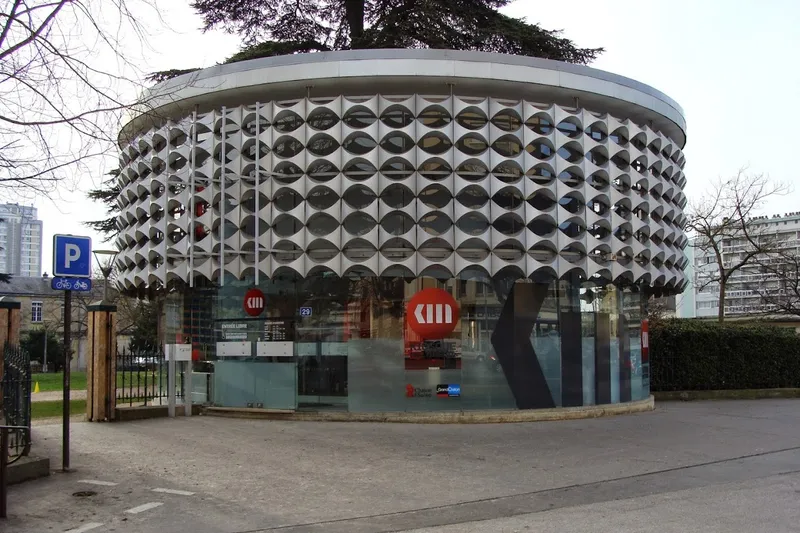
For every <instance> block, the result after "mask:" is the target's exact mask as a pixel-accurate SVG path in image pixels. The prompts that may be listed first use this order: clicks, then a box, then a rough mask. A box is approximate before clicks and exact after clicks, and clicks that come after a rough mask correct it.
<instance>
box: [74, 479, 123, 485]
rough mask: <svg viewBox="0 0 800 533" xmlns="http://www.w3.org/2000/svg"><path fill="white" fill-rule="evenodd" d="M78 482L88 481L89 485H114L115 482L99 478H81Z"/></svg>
mask: <svg viewBox="0 0 800 533" xmlns="http://www.w3.org/2000/svg"><path fill="white" fill-rule="evenodd" d="M78 483H88V484H89V485H100V486H103V487H116V486H117V483H113V482H111V481H100V480H99V479H81V480H79V481H78Z"/></svg>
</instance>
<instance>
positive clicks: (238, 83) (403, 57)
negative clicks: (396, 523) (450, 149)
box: [120, 49, 686, 145]
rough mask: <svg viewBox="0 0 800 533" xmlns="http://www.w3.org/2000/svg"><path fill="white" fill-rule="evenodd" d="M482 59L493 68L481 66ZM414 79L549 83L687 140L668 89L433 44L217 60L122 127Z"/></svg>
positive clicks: (166, 88) (156, 91) (167, 88)
mask: <svg viewBox="0 0 800 533" xmlns="http://www.w3.org/2000/svg"><path fill="white" fill-rule="evenodd" d="M475 63H481V64H484V65H486V66H487V67H488V68H486V69H477V68H475V67H476V65H475ZM312 66H313V68H312ZM353 67H355V68H353ZM266 69H269V70H272V71H274V72H273V75H270V76H257V77H256V76H253V75H252V74H253V73H254V72H255V71H260V70H266ZM409 76H411V77H420V78H425V79H428V80H434V79H440V78H451V79H457V80H465V79H466V80H478V81H482V82H484V83H492V82H497V83H502V82H508V83H513V84H522V85H538V86H544V87H548V86H549V87H553V88H558V89H564V90H572V91H575V92H577V93H582V94H589V95H596V96H598V97H600V98H603V99H609V100H616V101H618V102H619V101H622V102H627V103H630V104H634V105H635V106H638V107H640V108H644V109H646V110H649V111H651V112H655V113H657V114H659V115H661V116H662V117H664V118H667V119H668V120H669V121H671V122H672V123H673V124H674V126H677V129H678V130H680V134H681V135H682V136H683V139H680V140H679V142H680V143H681V144H682V145H683V144H685V137H686V120H685V117H684V112H683V109H682V108H681V106H680V105H679V104H678V103H677V102H676V101H675V100H673V99H672V98H670V97H669V96H667V95H666V94H664V93H662V92H661V91H659V90H657V89H655V88H653V87H651V86H649V85H646V84H644V83H641V82H638V81H636V80H633V79H631V78H626V77H625V76H620V75H618V74H613V73H610V72H606V71H603V70H598V69H595V68H591V67H586V66H583V65H575V64H571V63H564V62H561V61H554V60H550V59H540V58H534V57H527V56H515V55H510V54H497V53H490V52H471V51H461V50H433V49H422V50H417V49H378V50H346V51H337V52H316V53H308V54H293V55H285V56H276V57H266V58H259V59H251V60H247V61H241V62H237V63H230V64H224V65H216V66H213V67H208V68H205V69H202V70H199V71H195V72H191V73H188V74H183V75H181V76H177V77H175V78H173V79H170V80H167V81H165V82H162V83H159V84H157V85H155V86H153V87H152V88H151V89H150V90H149V91H148V92H147V93H145V95H144V98H143V100H147V101H148V105H147V106H146V107H147V110H146V111H145V110H143V111H141V112H140V113H138V114H135V115H134V116H133V117H132V119H131V120H130V121H129V122H128V123H127V124H125V126H124V127H123V128H122V130H121V131H120V139H122V137H123V134H124V133H125V132H130V131H131V130H134V131H135V130H137V129H139V127H138V126H139V122H140V119H141V118H142V116H143V115H150V116H153V115H156V116H169V115H170V114H171V113H172V112H173V111H174V110H173V109H171V108H173V107H175V106H177V107H178V108H183V109H187V108H188V107H191V106H193V105H194V104H195V103H196V101H198V100H202V98H203V97H205V98H208V97H209V96H210V95H212V94H218V93H223V92H230V91H234V90H244V89H247V88H249V87H254V86H269V85H278V84H284V85H285V84H287V83H291V84H294V85H295V90H296V84H297V83H303V87H306V86H307V85H308V83H309V82H312V81H315V80H317V81H323V80H328V81H331V80H333V81H335V80H341V81H344V80H346V79H353V78H363V77H371V78H373V79H375V78H376V77H378V78H380V79H382V80H390V79H391V78H396V79H399V78H402V77H409ZM406 87H407V85H406ZM487 96H490V95H487ZM187 104H188V106H187Z"/></svg>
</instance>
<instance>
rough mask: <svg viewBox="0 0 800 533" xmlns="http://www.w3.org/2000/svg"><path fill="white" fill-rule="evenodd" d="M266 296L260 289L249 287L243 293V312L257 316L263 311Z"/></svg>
mask: <svg viewBox="0 0 800 533" xmlns="http://www.w3.org/2000/svg"><path fill="white" fill-rule="evenodd" d="M265 304H266V298H264V293H263V292H261V289H250V290H249V291H247V292H246V293H244V312H245V313H247V314H248V315H250V316H258V315H260V314H261V313H263V312H264V305H265Z"/></svg>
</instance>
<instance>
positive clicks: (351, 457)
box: [7, 400, 800, 533]
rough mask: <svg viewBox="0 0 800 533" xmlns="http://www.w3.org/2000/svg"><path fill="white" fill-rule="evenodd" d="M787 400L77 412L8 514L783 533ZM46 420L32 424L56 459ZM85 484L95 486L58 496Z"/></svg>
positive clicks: (90, 520)
mask: <svg viewBox="0 0 800 533" xmlns="http://www.w3.org/2000/svg"><path fill="white" fill-rule="evenodd" d="M798 408H800V400H758V401H728V402H691V403H670V404H658V405H657V409H656V411H655V412H653V413H645V414H640V415H630V416H623V417H613V418H602V419H592V420H576V421H566V422H544V423H529V424H496V425H495V424H488V425H447V426H437V425H413V424H369V423H360V424H359V423H312V422H276V421H261V420H242V419H236V420H233V419H220V418H210V417H192V418H181V419H175V420H168V419H160V420H150V421H142V422H130V423H124V424H123V423H116V424H88V423H77V424H73V426H72V427H73V432H72V441H73V454H72V464H73V466H74V467H75V472H73V473H70V474H58V475H54V476H52V477H51V478H50V479H46V480H40V481H36V482H31V483H28V484H25V485H22V486H19V487H12V490H11V493H10V501H9V512H10V515H11V519H10V521H9V522H8V524H7V526H8V527H10V528H11V529H8V531H20V532H28V531H30V532H34V531H36V532H40V531H70V530H72V531H81V532H84V531H112V530H113V531H120V532H141V533H155V532H158V533H164V532H171V531H193V532H198V533H202V532H223V533H243V532H261V531H276V530H279V531H304V532H305V531H311V532H314V531H325V532H338V531H342V532H345V531H346V532H348V533H350V532H355V533H358V532H379V531H380V532H383V531H412V530H415V531H424V532H426V533H427V532H433V531H442V532H451V531H452V532H455V531H459V532H460V531H529V530H530V531H539V530H543V531H612V530H613V531H647V530H658V531H685V530H687V529H690V530H695V531H723V530H725V531H734V530H735V531H755V530H762V531H797V530H798V527H800V526H798V524H800V521H798V520H797V518H798V516H797V513H798V511H797V509H798V508H800V506H798V505H797V504H796V502H797V500H798V494H800V493H798V489H800V477H798V475H799V474H798V473H799V472H800V409H798ZM60 430H61V427H60V426H58V425H51V426H40V427H37V428H35V430H34V438H35V439H36V446H37V447H38V449H40V450H46V451H47V453H50V454H51V461H52V464H53V465H54V466H57V465H59V464H60V458H59V457H60V455H59V453H60V450H59V445H60ZM86 481H94V482H99V483H100V484H96V483H94V484H93V483H86ZM157 489H158V490H157ZM86 490H89V491H91V492H93V493H95V494H90V495H78V496H75V495H73V494H74V493H78V492H81V491H86ZM164 490H166V491H167V492H164ZM175 491H177V492H175ZM190 493H191V494H190ZM791 501H794V502H795V504H794V505H789V504H788V502H791ZM745 502H753V504H751V505H750V507H749V508H748V509H747V510H745V509H744V508H743V507H742V506H743V504H744V503H745ZM156 504H157V505H156ZM143 507H144V508H145V510H142V511H139V512H135V513H133V512H130V511H131V510H134V509H138V508H143ZM720 517H722V518H720ZM98 524H102V525H98ZM656 524H657V525H658V527H657V528H655V525H656ZM754 524H755V525H757V524H765V525H768V526H769V527H767V529H763V528H755V529H754V527H753V526H754ZM86 526H94V527H93V529H80V528H82V527H86ZM792 528H795V529H792Z"/></svg>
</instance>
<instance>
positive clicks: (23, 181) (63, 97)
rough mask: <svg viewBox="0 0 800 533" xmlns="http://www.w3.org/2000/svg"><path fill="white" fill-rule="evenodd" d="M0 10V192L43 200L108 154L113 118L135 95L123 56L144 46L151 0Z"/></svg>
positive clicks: (15, 2)
mask: <svg viewBox="0 0 800 533" xmlns="http://www.w3.org/2000/svg"><path fill="white" fill-rule="evenodd" d="M2 4H3V6H2V7H0V94H2V95H3V96H2V98H0V191H3V190H5V191H10V190H11V188H12V187H13V190H14V194H19V193H20V192H22V193H26V192H27V193H28V194H29V195H43V194H44V195H48V196H49V195H52V194H53V193H55V192H56V190H57V189H58V187H60V186H64V185H67V184H71V183H72V182H70V180H69V178H70V176H76V175H78V174H80V172H78V171H80V170H86V169H88V167H86V166H85V165H86V164H87V159H89V158H92V157H93V156H98V155H102V154H105V153H113V151H115V140H116V139H115V136H116V132H117V131H118V129H119V125H120V122H121V118H122V113H124V112H125V111H126V110H127V109H129V108H130V107H131V106H132V105H137V104H141V103H142V102H141V100H140V99H139V101H137V99H138V97H137V95H139V94H142V93H143V91H142V89H143V88H144V86H143V85H141V84H140V82H139V80H143V79H144V78H145V73H144V72H141V73H140V72H138V70H137V67H136V66H135V65H133V64H132V62H131V61H130V60H129V59H128V55H127V53H130V52H131V51H132V49H133V50H135V48H136V45H137V44H138V45H139V46H142V45H143V44H144V43H146V41H147V39H146V35H147V33H146V31H145V25H146V22H143V21H145V20H146V19H147V15H148V14H152V15H155V16H156V17H159V20H160V16H159V14H158V8H157V6H156V0H6V1H5V2H2ZM146 11H149V13H148V12H146ZM104 64H106V65H113V66H112V67H110V68H108V69H106V68H104V67H103V66H102V65H104ZM76 165H77V166H80V165H83V166H84V167H83V169H81V168H78V169H77V170H78V171H76V168H75V167H76ZM92 170H94V169H92ZM92 173H95V172H92Z"/></svg>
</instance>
